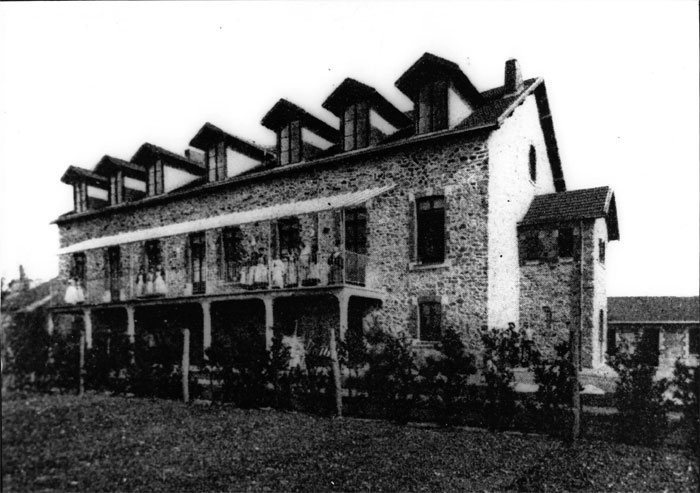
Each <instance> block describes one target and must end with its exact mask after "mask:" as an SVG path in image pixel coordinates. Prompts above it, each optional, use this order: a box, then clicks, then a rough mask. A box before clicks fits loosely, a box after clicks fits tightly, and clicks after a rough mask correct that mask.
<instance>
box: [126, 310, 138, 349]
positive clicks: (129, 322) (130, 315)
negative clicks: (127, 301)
mask: <svg viewBox="0 0 700 493" xmlns="http://www.w3.org/2000/svg"><path fill="white" fill-rule="evenodd" d="M126 335H127V336H129V342H130V343H132V344H133V343H134V341H135V338H136V323H135V322H134V307H133V306H127V307H126Z"/></svg>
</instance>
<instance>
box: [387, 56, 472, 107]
mask: <svg viewBox="0 0 700 493" xmlns="http://www.w3.org/2000/svg"><path fill="white" fill-rule="evenodd" d="M436 80H449V81H450V82H452V84H453V85H454V88H455V90H457V92H459V93H460V95H461V96H462V97H463V98H464V99H466V100H467V101H470V102H471V103H474V104H479V103H481V102H482V97H481V94H480V93H479V91H477V89H476V88H475V87H474V85H473V84H472V83H471V81H470V80H469V79H468V78H467V76H466V75H464V72H462V69H460V68H459V65H457V64H456V63H454V62H451V61H449V60H445V59H444V58H440V57H439V56H435V55H433V54H431V53H424V54H423V56H421V57H420V58H419V59H418V60H417V61H416V63H414V64H413V65H411V67H410V68H409V69H408V70H406V72H404V73H403V75H402V76H401V77H399V79H398V80H397V81H396V87H397V88H398V89H399V91H401V92H402V93H404V94H405V95H406V96H408V98H409V99H410V100H411V101H414V102H415V101H416V99H418V91H419V90H420V88H421V87H422V86H424V85H425V84H426V83H429V82H433V81H436Z"/></svg>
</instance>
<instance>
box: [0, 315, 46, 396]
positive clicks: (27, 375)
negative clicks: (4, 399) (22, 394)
mask: <svg viewBox="0 0 700 493" xmlns="http://www.w3.org/2000/svg"><path fill="white" fill-rule="evenodd" d="M5 330H6V336H5V337H6V339H5V341H4V342H5V344H4V345H3V346H4V347H3V348H2V350H3V363H6V365H7V366H6V367H5V368H4V369H3V384H5V383H6V382H5V378H7V376H8V375H10V376H11V377H10V378H9V382H7V383H8V385H9V386H14V387H17V388H24V387H27V386H41V384H42V382H44V380H45V379H46V378H47V375H48V367H47V365H48V360H49V346H50V344H51V343H52V342H53V341H52V338H51V336H49V333H48V332H47V331H46V312H45V310H43V309H37V310H36V311H34V312H28V313H16V314H13V316H12V323H11V324H9V326H8V327H7V328H6V329H5Z"/></svg>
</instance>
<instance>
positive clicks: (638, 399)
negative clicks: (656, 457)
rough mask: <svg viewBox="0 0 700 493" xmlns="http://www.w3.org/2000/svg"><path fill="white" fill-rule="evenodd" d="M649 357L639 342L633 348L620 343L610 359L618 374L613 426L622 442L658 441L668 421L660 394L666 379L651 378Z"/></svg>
mask: <svg viewBox="0 0 700 493" xmlns="http://www.w3.org/2000/svg"><path fill="white" fill-rule="evenodd" d="M649 360H650V358H649V355H648V354H646V350H645V348H644V347H643V346H641V345H640V347H638V348H637V350H636V351H634V352H633V351H631V350H630V348H629V347H628V346H626V345H623V347H622V348H620V349H619V350H618V352H617V354H616V355H615V357H613V358H612V360H611V362H612V366H613V368H614V369H615V371H616V372H617V374H618V382H617V388H616V389H615V395H614V397H615V405H616V407H617V411H618V414H617V420H616V421H617V423H616V430H617V433H618V438H619V439H620V440H621V441H623V442H627V443H634V444H641V445H658V444H659V443H660V442H661V440H662V439H663V436H664V434H665V431H666V428H667V425H668V423H667V419H666V405H665V404H664V398H663V394H664V392H665V390H666V388H667V382H665V381H664V380H661V381H658V382H655V381H654V375H655V373H656V367H655V366H653V365H651V364H649Z"/></svg>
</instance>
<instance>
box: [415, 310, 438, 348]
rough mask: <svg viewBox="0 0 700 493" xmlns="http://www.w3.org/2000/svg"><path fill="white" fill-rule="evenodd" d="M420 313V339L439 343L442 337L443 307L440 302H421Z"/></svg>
mask: <svg viewBox="0 0 700 493" xmlns="http://www.w3.org/2000/svg"><path fill="white" fill-rule="evenodd" d="M418 311H419V314H420V322H419V326H418V335H419V339H420V340H421V341H439V340H440V337H441V336H442V305H441V304H440V302H439V301H423V302H420V303H419V304H418Z"/></svg>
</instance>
